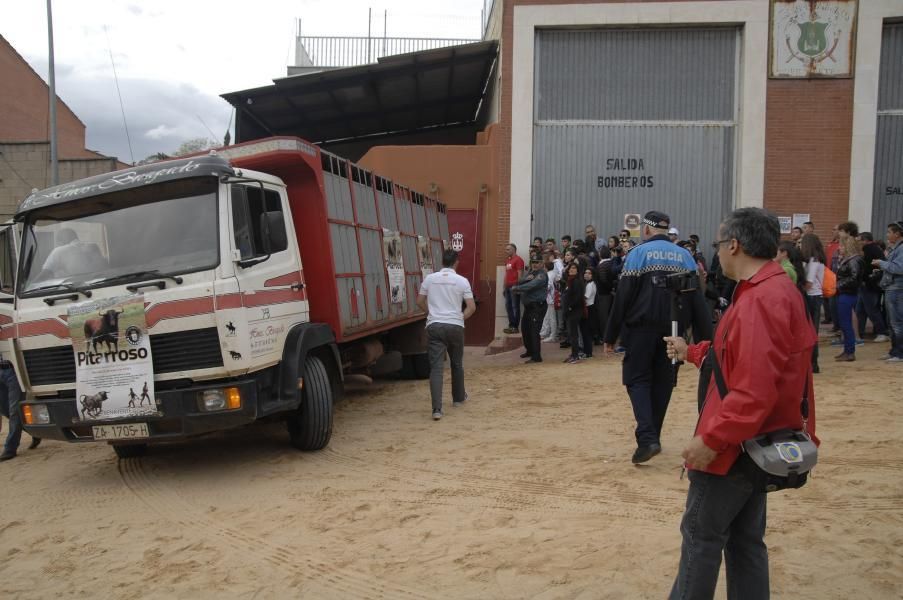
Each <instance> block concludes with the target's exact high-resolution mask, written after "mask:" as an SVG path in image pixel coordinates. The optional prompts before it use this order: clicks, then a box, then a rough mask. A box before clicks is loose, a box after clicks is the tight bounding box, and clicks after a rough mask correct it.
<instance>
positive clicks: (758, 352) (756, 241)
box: [664, 208, 818, 600]
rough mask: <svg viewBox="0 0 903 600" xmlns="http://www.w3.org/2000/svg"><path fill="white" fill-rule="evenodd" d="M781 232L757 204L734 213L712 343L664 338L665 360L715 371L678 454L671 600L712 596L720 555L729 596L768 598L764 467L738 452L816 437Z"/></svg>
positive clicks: (802, 317) (806, 325)
mask: <svg viewBox="0 0 903 600" xmlns="http://www.w3.org/2000/svg"><path fill="white" fill-rule="evenodd" d="M780 231H781V229H780V225H779V223H778V219H777V217H775V216H773V215H771V214H770V213H768V212H766V211H764V210H762V209H760V208H741V209H738V210H736V211H734V212H733V213H732V214H731V215H730V217H728V219H727V220H726V221H724V223H722V225H721V228H720V231H719V235H718V240H717V241H716V242H715V244H717V247H718V256H719V259H720V262H721V268H722V269H723V271H724V274H725V275H726V276H727V277H730V278H731V279H733V280H735V281H737V288H736V290H735V292H734V298H733V302H732V304H731V309H730V310H729V311H727V312H725V314H724V317H723V318H722V319H721V321H720V322H719V323H718V329H717V331H716V333H715V337H714V341H713V342H702V343H697V344H694V345H692V346H689V347H688V346H687V343H686V342H685V341H684V339H683V338H680V337H670V336H669V337H666V338H664V340H665V342H666V344H667V353H668V356H669V357H670V358H675V359H677V360H689V361H690V362H692V363H693V364H695V365H696V366H697V367H699V366H701V365H702V363H703V360H704V359H706V363H709V362H715V361H717V366H716V368H715V373H716V376H715V377H714V378H706V380H705V386H706V395H705V402H704V404H703V406H702V409H701V414H700V417H699V421H698V423H697V426H696V431H695V432H694V433H693V437H692V439H691V440H690V442H689V443H688V444H687V447H686V448H685V449H684V451H683V454H682V456H683V458H684V460H685V463H684V464H685V467H686V468H688V469H689V470H690V472H689V478H690V487H689V490H688V492H687V503H686V512H685V513H684V516H683V519H682V521H681V526H680V530H681V534H682V536H683V543H682V545H681V555H680V566H679V569H678V573H677V577H676V579H675V581H674V585H673V587H672V589H671V595H670V598H671V599H672V600H677V599H684V598H712V597H713V596H714V594H715V585H716V583H717V581H718V571H719V569H720V566H721V556H722V553H723V554H724V557H725V564H726V572H727V597H728V598H744V599H748V600H758V599H765V598H768V597H769V583H768V553H767V550H766V546H765V541H764V536H765V509H766V501H765V492H766V491H769V490H770V489H771V488H769V487H766V486H765V485H763V480H762V477H763V476H762V474H763V473H764V471H761V470H759V467H757V466H756V463H754V462H753V459H751V458H750V454H749V452H741V444H742V443H743V442H745V441H748V440H752V439H753V438H756V437H758V436H760V435H762V434H766V433H775V432H778V431H780V430H784V429H792V430H799V429H804V430H805V432H806V433H808V434H809V436H810V438H811V441H812V442H814V443H815V444H818V439H817V438H816V437H815V406H814V398H813V395H812V363H811V351H812V347H813V346H814V345H815V343H816V341H817V337H816V335H815V330H814V329H813V327H812V325H811V324H810V321H809V318H808V315H807V309H806V302H805V299H804V298H803V294H802V293H801V292H800V290H799V289H798V288H797V287H796V286H795V285H794V284H793V282H792V281H791V280H790V278H789V277H787V275H786V274H785V272H784V269H782V268H781V266H780V265H779V264H777V263H775V262H774V261H773V260H772V259H773V258H774V256H775V254H776V253H777V250H778V240H779V238H780ZM710 348H711V349H712V350H711V351H710ZM707 355H708V359H707ZM719 376H721V377H722V379H723V380H722V381H718V378H719ZM722 384H723V385H722ZM719 387H721V388H723V390H724V392H726V393H723V392H722V391H721V390H719ZM804 397H806V398H808V402H807V405H808V409H807V410H806V409H805V408H803V407H804V403H803V402H802V399H803V398H804ZM804 411H805V412H807V413H808V420H806V419H805V418H804V417H803V412H804ZM797 450H799V448H797ZM797 458H799V457H797ZM793 459H794V457H793V456H791V460H793ZM803 482H804V480H803ZM800 485H802V483H797V485H793V484H791V485H788V486H786V487H799V486H800Z"/></svg>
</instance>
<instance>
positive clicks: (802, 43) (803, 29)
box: [768, 0, 858, 79]
mask: <svg viewBox="0 0 903 600" xmlns="http://www.w3.org/2000/svg"><path fill="white" fill-rule="evenodd" d="M857 9H858V0H824V1H822V0H771V19H770V23H769V67H768V75H769V77H773V78H791V79H793V78H796V79H805V78H817V77H852V76H853V66H854V60H855V53H854V47H855V43H856V11H857Z"/></svg>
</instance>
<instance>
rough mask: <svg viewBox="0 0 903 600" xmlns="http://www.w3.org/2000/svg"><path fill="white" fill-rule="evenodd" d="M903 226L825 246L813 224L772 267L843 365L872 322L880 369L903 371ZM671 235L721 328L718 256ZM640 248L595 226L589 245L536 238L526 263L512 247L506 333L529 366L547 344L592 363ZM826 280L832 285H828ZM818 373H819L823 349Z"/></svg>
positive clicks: (844, 231) (723, 287)
mask: <svg viewBox="0 0 903 600" xmlns="http://www.w3.org/2000/svg"><path fill="white" fill-rule="evenodd" d="M901 227H903V223H901V222H896V223H891V224H889V225H888V227H887V232H886V241H885V240H883V239H875V236H874V235H873V234H872V233H871V232H867V231H866V232H860V231H859V227H858V226H857V224H856V223H854V222H852V221H847V222H844V223H840V224H839V225H837V226H836V227H834V229H833V232H832V238H831V239H830V240H828V241H827V242H822V240H821V239H820V238H819V237H818V235H816V233H815V226H814V225H813V223H812V222H806V223H804V224H803V225H802V227H794V228H793V229H792V231H791V233H790V235H789V237H788V238H787V239H785V240H783V241H781V243H780V245H779V249H778V253H777V256H776V257H775V261H776V262H778V263H780V264H781V266H782V267H783V268H784V270H785V271H786V272H787V274H788V276H789V277H790V278H791V279H792V280H793V283H794V284H796V285H797V286H798V287H799V288H800V290H801V291H803V292H804V293H805V295H806V297H807V308H808V310H809V315H810V317H811V319H812V322H813V325H814V326H815V327H816V329H818V326H819V323H824V324H830V325H832V326H833V328H832V333H834V334H836V337H835V339H834V340H832V342H831V345H832V346H837V347H842V352H841V353H840V354H838V355H837V356H836V357H835V360H836V361H838V362H851V361H854V360H855V359H856V346H857V345H861V344H863V343H865V342H864V340H865V336H866V331H867V324H868V323H869V322H871V324H872V333H873V335H874V337H873V338H872V339H873V341H874V342H876V343H886V342H891V345H890V349H889V351H888V352H887V353H886V354H884V355H883V356H882V360H884V361H885V362H890V363H897V362H903V305H901V304H900V302H901V300H900V298H901V290H903V266H901V263H903V249H901V248H900V237H901V235H900V231H901ZM667 235H668V239H669V240H670V241H671V242H672V243H674V244H677V245H678V246H680V247H682V248H684V249H686V250H687V251H688V252H689V253H690V255H691V256H692V257H693V261H694V263H695V266H696V270H697V272H698V273H699V276H700V279H701V281H702V282H703V286H704V287H703V290H704V295H705V298H706V299H707V301H708V304H709V308H710V310H711V312H712V315H713V320H714V321H717V319H718V317H719V316H720V315H721V313H722V312H723V311H724V310H725V309H726V308H727V307H728V306H729V305H730V298H731V295H732V293H733V289H734V286H735V282H733V281H731V280H730V279H729V278H726V277H725V276H724V274H723V272H722V270H721V268H720V265H719V260H718V253H717V249H716V251H715V253H714V254H713V256H712V259H711V261H707V260H706V258H705V256H704V255H703V253H702V251H701V248H700V238H699V236H698V235H696V234H692V235H690V236H688V237H687V239H685V240H681V239H680V238H679V231H678V229H676V228H674V227H669V229H668V234H667ZM637 244H638V239H637V238H636V237H632V234H631V232H630V231H628V230H626V229H625V230H621V231H620V232H619V233H618V234H616V235H611V236H609V237H608V238H599V237H598V236H597V233H596V228H595V226H593V225H587V226H586V228H585V231H584V237H583V238H577V239H576V240H575V239H573V237H572V236H571V235H563V236H561V237H560V238H559V239H555V238H553V237H547V238H542V237H536V238H534V239H533V243H532V244H531V246H530V248H529V260H528V262H527V263H525V262H524V260H523V259H521V258H520V256H519V255H518V250H517V246H516V245H515V244H514V243H510V244H508V246H507V248H506V252H507V255H508V258H507V261H506V272H505V289H504V296H505V308H506V311H507V317H508V327H507V328H505V333H508V334H517V333H519V334H520V335H521V337H522V340H523V345H524V353H523V354H522V358H526V359H528V360H527V362H532V363H536V362H542V352H541V346H540V344H541V343H558V344H559V345H560V347H561V348H569V349H570V353H569V355H568V356H567V358H565V359H564V360H565V362H566V363H570V364H573V363H576V362H579V361H582V360H585V359H588V358H592V357H593V354H594V352H593V346H599V345H601V344H602V343H603V338H604V337H605V331H606V328H607V327H608V326H609V320H610V317H611V309H612V307H613V306H614V299H615V298H616V297H617V292H618V286H619V282H620V276H621V274H622V271H623V268H624V263H625V260H626V259H627V257H628V255H629V254H630V252H631V251H632V250H633V249H634V248H635V247H637ZM527 267H530V268H527ZM534 267H535V268H534ZM828 270H830V273H828V272H827V271H828ZM826 277H827V278H828V280H829V284H830V285H826V284H825V279H826ZM540 289H544V291H545V294H544V295H543V294H540ZM822 315H824V320H823V321H822V320H821V319H822ZM611 325H613V326H614V327H618V325H619V324H618V323H613V324H611ZM623 350H624V348H623V346H620V345H619V346H617V347H616V348H615V351H616V352H618V353H620V352H623ZM812 367H813V370H814V372H815V373H818V372H819V365H818V348H817V347H816V348H815V350H814V351H813V358H812Z"/></svg>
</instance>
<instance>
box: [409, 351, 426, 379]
mask: <svg viewBox="0 0 903 600" xmlns="http://www.w3.org/2000/svg"><path fill="white" fill-rule="evenodd" d="M411 366H413V367H414V379H429V378H430V357H429V355H428V354H427V353H426V352H423V353H421V354H412V355H411Z"/></svg>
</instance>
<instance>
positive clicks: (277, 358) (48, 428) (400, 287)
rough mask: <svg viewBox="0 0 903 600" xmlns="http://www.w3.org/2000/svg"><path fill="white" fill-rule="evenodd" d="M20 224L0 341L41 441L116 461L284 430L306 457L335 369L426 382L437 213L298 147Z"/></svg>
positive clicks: (439, 235) (26, 206) (42, 200)
mask: <svg viewBox="0 0 903 600" xmlns="http://www.w3.org/2000/svg"><path fill="white" fill-rule="evenodd" d="M15 222H16V229H18V232H19V233H18V235H19V236H20V239H21V241H20V242H19V244H18V257H19V258H18V267H17V277H16V286H15V293H14V295H13V303H12V304H11V305H10V304H9V303H8V301H7V303H5V304H3V307H4V310H5V311H6V312H11V313H12V318H11V321H12V322H8V321H9V320H10V319H6V321H7V322H5V323H0V325H4V326H3V328H2V331H0V338H2V340H0V341H3V342H5V343H7V344H8V345H9V346H10V351H9V352H8V354H9V355H10V358H11V359H12V362H13V363H14V366H15V369H16V372H17V375H18V377H19V381H20V383H21V385H22V388H23V390H24V391H25V392H26V396H27V400H26V402H25V403H24V405H23V418H24V421H25V429H26V431H28V432H29V433H32V434H34V435H37V436H40V437H42V438H50V439H58V440H66V441H70V442H90V441H106V442H109V443H111V444H112V445H113V446H114V449H115V450H116V453H117V454H118V455H119V456H120V457H125V456H135V455H137V454H140V453H141V452H143V451H144V450H145V449H146V447H147V444H148V443H153V442H157V441H165V440H173V439H181V438H185V437H189V436H192V435H197V434H203V433H208V432H213V431H220V430H225V429H229V428H233V427H237V426H241V425H245V424H248V423H251V422H254V421H256V420H259V419H263V418H284V419H285V420H286V422H287V424H288V431H289V434H290V438H291V441H292V443H293V444H294V445H295V446H297V447H298V448H301V449H305V450H315V449H320V448H323V447H324V446H326V445H327V444H328V442H329V439H330V435H331V432H332V422H333V403H334V402H335V400H336V399H337V397H338V396H339V395H340V393H341V389H342V385H343V384H342V382H343V377H344V376H345V375H347V374H352V373H362V374H366V375H379V374H388V373H391V372H395V371H399V370H404V371H407V372H409V373H412V374H415V375H416V376H418V377H425V376H427V375H428V364H427V361H426V354H425V352H426V338H425V333H424V314H423V313H422V312H420V311H419V310H418V309H417V306H416V303H415V300H416V294H417V291H418V289H419V285H420V282H421V281H422V278H423V277H424V276H425V274H428V273H429V272H432V270H434V269H435V270H438V269H439V268H440V265H441V255H442V251H443V248H444V244H445V242H444V241H445V240H448V222H447V219H446V210H445V206H444V205H442V204H441V203H439V202H438V201H436V200H434V199H432V198H429V197H427V196H425V195H423V194H420V193H418V192H415V191H413V190H410V189H409V188H407V187H404V186H402V185H399V184H397V183H395V182H392V181H389V180H388V179H385V178H383V177H380V176H378V175H376V174H373V173H370V172H368V171H367V170H365V169H363V168H361V167H359V166H357V165H355V164H352V163H350V162H349V161H347V160H344V159H342V158H339V157H337V156H335V155H332V154H329V153H327V152H324V151H321V150H320V149H319V148H318V147H316V146H314V145H312V144H309V143H307V142H305V141H303V140H300V139H298V138H289V137H276V138H267V139H264V140H259V141H254V142H249V143H246V144H238V145H235V146H230V147H227V148H224V149H221V150H217V151H215V152H211V153H210V154H209V155H204V156H194V157H187V158H181V159H178V160H172V161H167V162H160V163H154V164H150V165H145V166H141V167H135V168H131V169H127V170H123V171H117V172H115V173H108V174H104V175H100V176H96V177H91V178H88V179H83V180H80V181H76V182H72V183H67V184H65V185H60V186H57V187H53V188H49V189H46V190H43V191H36V192H33V193H32V194H31V195H30V196H29V197H28V198H26V199H25V200H24V201H23V202H22V204H21V205H20V206H19V209H18V211H17V213H16V215H15ZM8 291H9V290H8ZM142 381H143V385H142ZM139 403H140V404H139Z"/></svg>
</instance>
